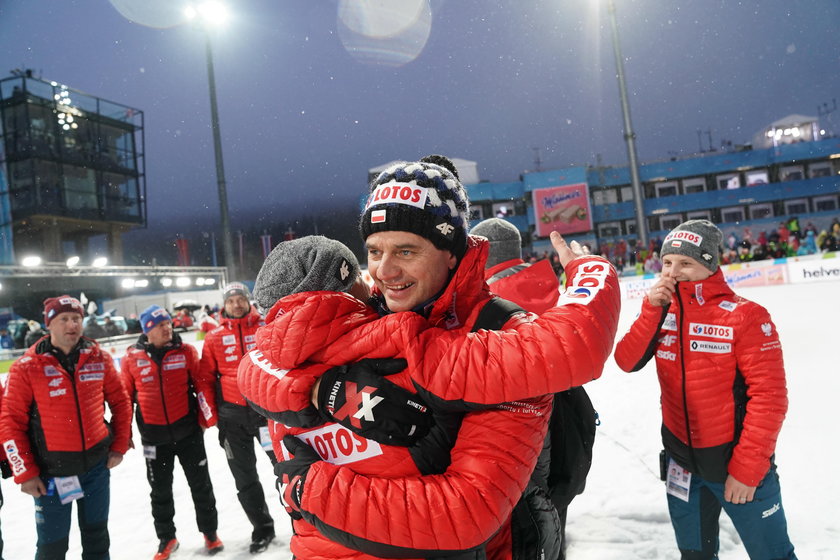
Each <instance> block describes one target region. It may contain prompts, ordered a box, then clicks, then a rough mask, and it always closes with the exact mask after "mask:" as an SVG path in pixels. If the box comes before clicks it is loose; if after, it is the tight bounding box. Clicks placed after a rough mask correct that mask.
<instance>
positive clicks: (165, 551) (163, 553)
mask: <svg viewBox="0 0 840 560" xmlns="http://www.w3.org/2000/svg"><path fill="white" fill-rule="evenodd" d="M176 550H178V539H175V538H171V539H160V546H158V551H157V554H155V556H154V558H153V559H152V560H169V557H170V556H172V553H173V552H175V551H176Z"/></svg>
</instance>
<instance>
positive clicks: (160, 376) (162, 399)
mask: <svg viewBox="0 0 840 560" xmlns="http://www.w3.org/2000/svg"><path fill="white" fill-rule="evenodd" d="M146 355H147V356H149V358H151V359H152V361H153V362H155V363H156V364H157V367H158V380H159V381H160V383H158V386H159V388H160V406H161V407H162V408H163V419H164V420H166V431H168V432H169V441H171V442H173V443H174V442H175V436H174V435H173V433H172V424H170V422H169V411H168V410H167V409H166V395H165V394H164V392H163V360H164V358H166V356H168V355H169V352H167V353H166V354H164V355H163V357H161V359H160V362H158V361H157V360H155V358H154V356H152V355H151V354H149V353H148V352H146Z"/></svg>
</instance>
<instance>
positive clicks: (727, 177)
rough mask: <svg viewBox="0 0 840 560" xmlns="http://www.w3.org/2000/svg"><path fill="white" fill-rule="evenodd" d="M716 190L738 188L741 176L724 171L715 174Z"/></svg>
mask: <svg viewBox="0 0 840 560" xmlns="http://www.w3.org/2000/svg"><path fill="white" fill-rule="evenodd" d="M717 185H718V190H721V191H725V190H727V189H740V188H741V177H740V176H739V175H738V174H737V173H724V174H723V175H718V176H717Z"/></svg>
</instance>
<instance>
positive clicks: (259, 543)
mask: <svg viewBox="0 0 840 560" xmlns="http://www.w3.org/2000/svg"><path fill="white" fill-rule="evenodd" d="M273 540H274V529H270V530H268V531H265V530H263V531H254V532H253V533H251V546H250V548H249V549H248V550H249V551H250V552H251V554H259V553H260V552H265V550H266V549H267V548H268V545H269V544H271V541H273Z"/></svg>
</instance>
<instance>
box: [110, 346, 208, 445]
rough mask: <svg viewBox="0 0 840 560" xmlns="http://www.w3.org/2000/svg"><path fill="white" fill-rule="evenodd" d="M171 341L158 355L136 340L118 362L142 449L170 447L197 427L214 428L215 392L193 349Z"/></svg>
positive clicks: (196, 352) (155, 351)
mask: <svg viewBox="0 0 840 560" xmlns="http://www.w3.org/2000/svg"><path fill="white" fill-rule="evenodd" d="M173 337H175V338H173V341H172V342H171V343H170V344H169V345H167V346H165V347H164V348H161V349H159V350H157V349H154V348H153V347H150V345H149V343H148V342H147V340H146V337H145V335H144V336H141V337H140V340H139V341H138V342H137V344H135V345H134V346H132V347H130V348H129V349H128V351H127V352H126V354H125V357H124V358H123V359H122V362H121V363H120V367H121V369H122V374H121V378H122V381H123V384H124V385H125V388H126V391H127V392H128V394H129V396H130V397H131V401H132V403H136V404H137V411H136V417H137V428H138V430H139V431H140V437H141V438H142V441H143V444H144V445H161V444H165V443H174V442H176V441H179V440H181V439H183V438H184V437H186V436H188V435H190V434H192V433H193V432H195V430H197V429H198V426H201V427H204V428H209V427H211V426H215V425H216V412H215V410H216V398H215V388H214V386H213V383H212V380H208V379H203V378H201V377H200V376H199V358H198V350H196V349H195V347H193V346H191V345H189V344H183V343H182V342H181V340H180V338H178V335H177V334H175V335H173Z"/></svg>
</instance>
